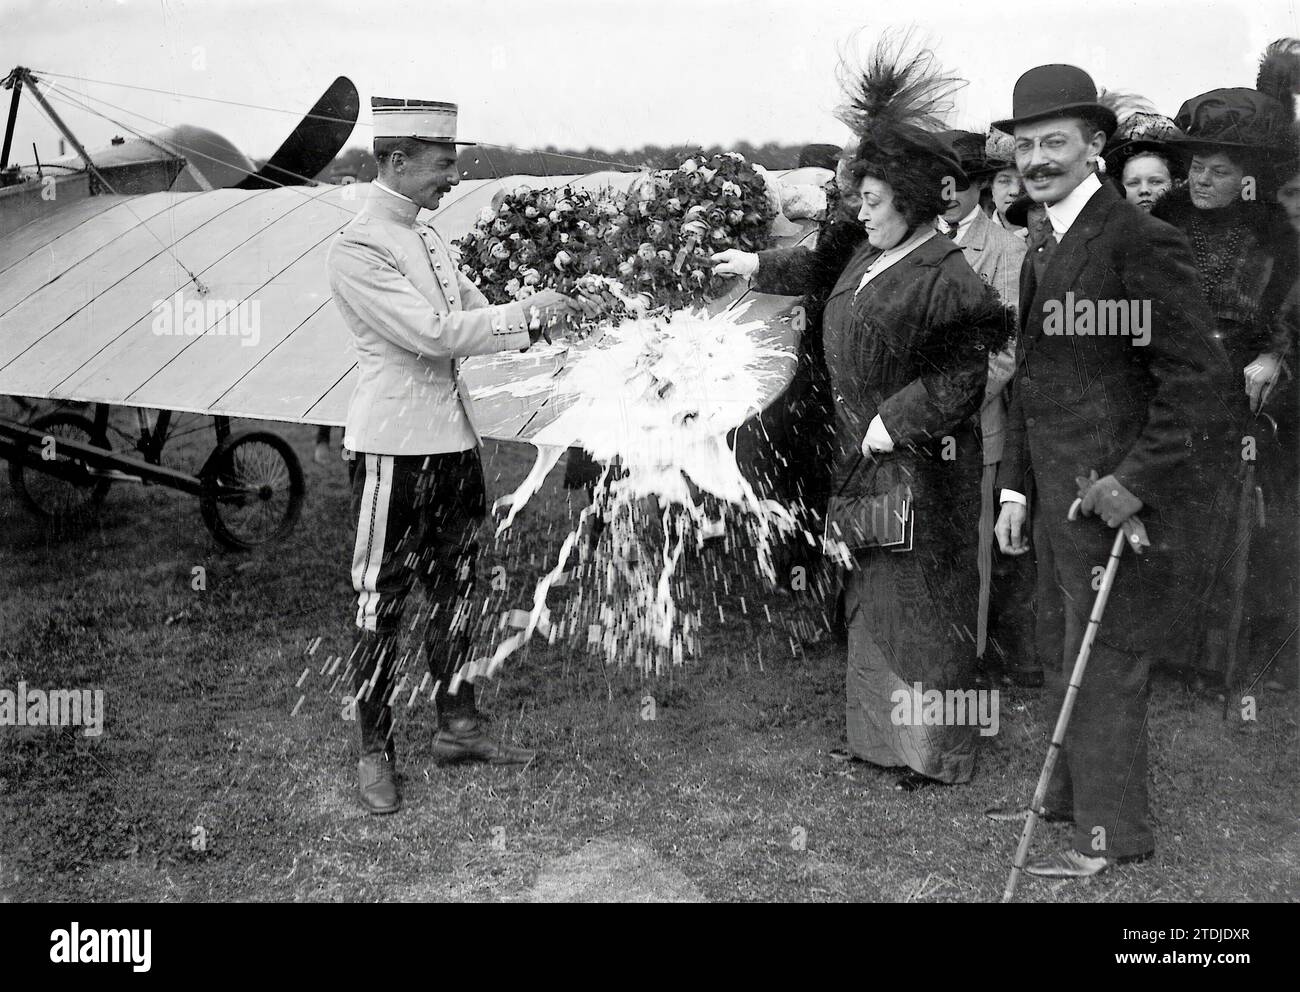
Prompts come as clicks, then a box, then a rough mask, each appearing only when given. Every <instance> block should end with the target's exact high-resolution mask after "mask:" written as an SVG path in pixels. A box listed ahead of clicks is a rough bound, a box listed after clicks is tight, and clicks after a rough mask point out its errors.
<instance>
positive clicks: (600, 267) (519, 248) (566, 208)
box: [456, 186, 618, 303]
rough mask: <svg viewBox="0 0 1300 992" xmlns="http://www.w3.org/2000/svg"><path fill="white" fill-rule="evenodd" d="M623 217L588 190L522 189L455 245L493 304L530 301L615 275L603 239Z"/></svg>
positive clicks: (482, 216)
mask: <svg viewBox="0 0 1300 992" xmlns="http://www.w3.org/2000/svg"><path fill="white" fill-rule="evenodd" d="M617 213H618V209H617V207H615V206H614V205H612V204H610V203H609V202H608V201H600V202H598V201H597V199H596V198H595V197H593V196H592V195H591V194H590V193H588V192H586V191H584V190H574V189H570V188H569V187H567V186H566V187H564V188H563V189H559V190H553V189H542V190H534V189H529V188H528V187H526V186H521V187H519V188H518V189H516V190H514V191H513V192H512V193H509V194H508V195H506V196H505V197H504V198H503V199H502V200H501V202H500V204H499V205H498V206H497V207H496V208H495V209H493V208H492V207H484V208H483V209H482V211H480V212H479V216H478V219H477V220H476V221H475V223H474V227H473V228H472V229H471V230H470V231H469V233H468V234H466V235H465V237H463V238H461V239H460V240H459V241H457V242H456V246H457V247H458V248H459V249H460V253H461V261H460V264H461V270H462V271H463V272H464V273H465V275H466V276H467V277H468V278H469V279H470V280H471V281H472V282H473V283H474V284H475V285H476V286H478V288H479V289H480V290H482V292H483V295H484V296H486V297H487V299H488V302H489V303H509V302H511V301H512V300H523V299H527V298H528V297H529V296H531V295H532V294H533V293H535V292H537V291H538V290H539V289H557V290H559V291H560V292H561V293H572V292H573V291H574V289H575V287H576V286H577V284H578V281H579V280H580V279H581V278H582V277H583V276H586V275H602V274H612V273H613V271H614V267H615V265H616V264H617V261H618V258H617V256H616V254H615V249H614V247H613V246H612V245H611V244H610V243H609V242H608V241H606V240H602V238H601V235H600V229H601V221H602V218H603V219H605V220H608V219H609V218H610V217H612V216H614V215H616V214H617Z"/></svg>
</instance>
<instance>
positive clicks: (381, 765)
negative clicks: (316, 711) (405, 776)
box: [353, 631, 402, 815]
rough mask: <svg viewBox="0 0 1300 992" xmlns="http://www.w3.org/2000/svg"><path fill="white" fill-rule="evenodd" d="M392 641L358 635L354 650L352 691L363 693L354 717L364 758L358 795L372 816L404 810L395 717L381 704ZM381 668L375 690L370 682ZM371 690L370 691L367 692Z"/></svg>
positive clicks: (387, 680) (386, 688) (359, 766)
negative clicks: (399, 785) (398, 781)
mask: <svg viewBox="0 0 1300 992" xmlns="http://www.w3.org/2000/svg"><path fill="white" fill-rule="evenodd" d="M392 646H393V641H392V638H391V637H387V636H385V635H382V634H376V633H372V632H369V631H358V632H357V641H356V646H355V648H354V650H353V655H354V663H355V664H356V674H355V677H354V679H353V691H354V692H357V693H360V696H359V698H358V699H357V701H356V709H355V716H356V721H357V737H358V741H359V743H360V749H361V758H360V760H359V761H358V762H357V795H358V797H359V798H360V800H361V805H362V806H364V807H365V808H366V809H367V810H369V811H370V812H371V813H374V814H376V815H384V814H387V813H396V812H397V811H398V810H399V809H401V808H402V796H401V793H400V792H399V791H398V788H397V749H396V747H395V746H394V745H393V714H392V711H391V710H390V709H389V708H388V707H387V706H386V705H384V703H383V702H382V700H383V698H384V695H385V694H386V693H387V692H388V691H389V686H390V684H391V678H390V677H391V669H390V666H391V665H392V659H391V657H390V656H391V652H392ZM376 667H379V671H380V677H379V679H378V680H377V684H376V685H375V686H374V687H373V688H369V683H368V680H369V679H370V678H372V677H373V676H374V672H375V669H376ZM368 688H369V691H367V689H368Z"/></svg>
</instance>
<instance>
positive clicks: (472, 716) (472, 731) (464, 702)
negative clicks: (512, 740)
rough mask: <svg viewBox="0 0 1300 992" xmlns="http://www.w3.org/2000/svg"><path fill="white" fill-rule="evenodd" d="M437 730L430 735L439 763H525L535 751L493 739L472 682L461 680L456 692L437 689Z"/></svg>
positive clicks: (534, 754)
mask: <svg viewBox="0 0 1300 992" xmlns="http://www.w3.org/2000/svg"><path fill="white" fill-rule="evenodd" d="M435 703H436V705H437V707H438V732H437V733H436V734H434V737H433V760H434V761H436V762H437V763H438V764H440V765H448V764H453V763H455V762H458V761H482V762H485V763H487V764H489V765H526V764H529V763H530V762H531V761H532V760H533V759H534V758H536V757H537V752H536V751H534V750H531V749H530V748H526V747H515V746H513V745H511V744H504V743H501V742H500V741H495V740H493V739H492V738H491V737H489V736H488V733H487V729H486V728H485V727H484V721H483V718H482V715H481V714H480V713H479V712H478V708H477V707H476V706H475V703H474V685H473V683H471V682H467V681H466V682H461V684H460V689H459V691H458V692H456V694H455V695H452V694H450V693H447V692H445V690H444V689H443V688H441V687H440V688H439V690H438V694H437V696H436V698H435Z"/></svg>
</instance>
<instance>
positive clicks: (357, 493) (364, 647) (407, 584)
mask: <svg viewBox="0 0 1300 992" xmlns="http://www.w3.org/2000/svg"><path fill="white" fill-rule="evenodd" d="M348 464H349V473H350V474H351V481H352V512H353V516H354V518H355V519H356V521H357V531H356V538H355V540H354V543H353V552H352V588H353V589H354V590H355V591H356V594H357V611H356V627H357V634H356V642H355V645H354V649H353V657H352V662H353V666H354V668H353V690H354V692H356V694H357V700H358V706H357V720H358V723H359V724H360V725H361V737H362V748H363V750H371V749H373V748H374V746H375V745H376V742H378V741H380V740H383V739H386V738H387V737H388V736H389V734H390V733H391V717H390V714H389V703H390V702H391V699H390V697H391V694H392V692H393V687H394V684H395V682H396V681H397V680H398V678H399V677H400V675H401V674H404V673H405V667H406V664H407V655H402V656H400V657H399V651H398V649H399V637H398V628H399V625H400V624H401V622H402V613H403V608H404V606H405V603H406V599H407V596H408V595H409V594H410V592H411V589H412V587H413V586H414V585H415V583H416V582H419V583H420V585H421V586H422V587H423V589H424V591H425V594H426V598H427V600H428V606H427V612H426V613H425V614H424V615H423V616H422V617H420V618H417V621H416V624H415V625H413V627H414V626H417V625H422V627H423V630H422V632H421V635H420V642H421V643H422V644H423V647H424V651H425V655H426V658H427V661H428V665H429V671H430V673H431V675H432V676H433V678H434V679H435V680H438V681H439V682H440V683H441V685H440V687H439V689H438V693H437V696H436V701H437V702H438V704H439V711H440V713H443V714H446V713H447V712H448V711H451V712H452V713H453V715H455V714H458V713H462V712H473V711H474V697H473V689H472V688H471V687H470V686H468V684H465V685H462V687H461V691H460V692H458V693H457V694H456V695H454V696H451V695H448V694H447V693H446V686H447V682H448V680H449V679H450V678H451V676H452V675H454V674H455V672H456V671H457V669H458V668H460V666H461V665H462V664H463V663H464V662H465V661H466V660H468V654H469V649H470V631H469V621H470V620H471V619H472V616H471V610H470V597H471V595H472V593H473V589H474V579H475V571H476V566H477V559H478V542H477V540H476V538H477V534H478V527H479V523H480V521H481V520H482V519H483V517H484V515H485V514H486V512H487V505H486V494H485V491H484V485H483V466H482V461H481V459H480V458H479V452H478V449H477V448H471V449H469V450H467V451H456V452H449V453H445V454H436V455H376V454H367V453H365V452H356V455H355V458H353V459H352V460H351V461H350V462H349V463H348Z"/></svg>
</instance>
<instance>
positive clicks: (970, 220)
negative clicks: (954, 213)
mask: <svg viewBox="0 0 1300 992" xmlns="http://www.w3.org/2000/svg"><path fill="white" fill-rule="evenodd" d="M979 212H980V205H979V204H978V203H976V204H975V206H973V207H971V209H970V213H968V214H967V215H966V216H965V217H963V218H962V219H961V220H959V221H957V233H956V234H954V235H953V236H952V239H953V241H955V242H957V244H961V243H962V242H963V241H965V240H966V234H967V232H968V231H970V226H971V225H972V224H974V223H975V215H976V214H978V213H979ZM949 226H950V227H951V226H952V225H949Z"/></svg>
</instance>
